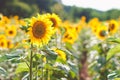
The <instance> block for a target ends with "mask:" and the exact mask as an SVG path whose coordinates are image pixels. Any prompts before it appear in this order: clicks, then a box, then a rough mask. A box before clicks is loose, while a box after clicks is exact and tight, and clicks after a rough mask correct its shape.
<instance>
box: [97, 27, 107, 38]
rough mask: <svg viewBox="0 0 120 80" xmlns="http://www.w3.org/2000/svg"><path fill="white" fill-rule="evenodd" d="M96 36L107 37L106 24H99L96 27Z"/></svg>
mask: <svg viewBox="0 0 120 80" xmlns="http://www.w3.org/2000/svg"><path fill="white" fill-rule="evenodd" d="M96 36H97V37H98V38H99V39H100V40H105V39H106V37H107V27H106V26H100V27H99V28H98V29H97V32H96Z"/></svg>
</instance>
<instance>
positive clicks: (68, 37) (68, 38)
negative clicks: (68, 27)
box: [62, 31, 78, 44]
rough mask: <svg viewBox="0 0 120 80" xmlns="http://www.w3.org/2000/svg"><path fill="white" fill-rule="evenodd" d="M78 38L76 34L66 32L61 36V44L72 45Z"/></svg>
mask: <svg viewBox="0 0 120 80" xmlns="http://www.w3.org/2000/svg"><path fill="white" fill-rule="evenodd" d="M77 38H78V35H77V33H76V32H72V31H67V32H65V33H64V35H63V39H62V40H63V42H67V43H70V44H73V43H74V42H75V41H76V40H77Z"/></svg>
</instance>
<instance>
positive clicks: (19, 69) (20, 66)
mask: <svg viewBox="0 0 120 80" xmlns="http://www.w3.org/2000/svg"><path fill="white" fill-rule="evenodd" d="M26 71H27V72H28V71H29V66H28V65H27V64H26V63H25V62H21V63H19V64H18V66H17V68H16V71H15V73H16V74H18V73H22V72H26Z"/></svg>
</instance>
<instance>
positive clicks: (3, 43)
mask: <svg viewBox="0 0 120 80" xmlns="http://www.w3.org/2000/svg"><path fill="white" fill-rule="evenodd" d="M0 47H1V48H7V40H6V39H1V40H0Z"/></svg>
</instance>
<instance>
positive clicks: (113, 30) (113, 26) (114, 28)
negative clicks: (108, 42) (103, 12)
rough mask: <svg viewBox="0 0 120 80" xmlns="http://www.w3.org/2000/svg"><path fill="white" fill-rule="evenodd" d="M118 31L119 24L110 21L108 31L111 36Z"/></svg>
mask: <svg viewBox="0 0 120 80" xmlns="http://www.w3.org/2000/svg"><path fill="white" fill-rule="evenodd" d="M117 30H118V23H117V22H116V21H115V20H110V22H109V25H108V31H109V33H110V35H112V34H114V33H116V32H117Z"/></svg>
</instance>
